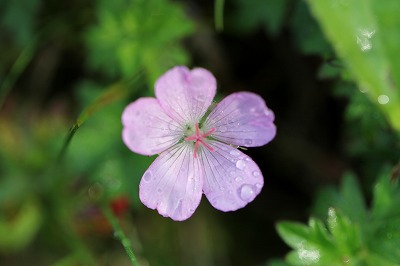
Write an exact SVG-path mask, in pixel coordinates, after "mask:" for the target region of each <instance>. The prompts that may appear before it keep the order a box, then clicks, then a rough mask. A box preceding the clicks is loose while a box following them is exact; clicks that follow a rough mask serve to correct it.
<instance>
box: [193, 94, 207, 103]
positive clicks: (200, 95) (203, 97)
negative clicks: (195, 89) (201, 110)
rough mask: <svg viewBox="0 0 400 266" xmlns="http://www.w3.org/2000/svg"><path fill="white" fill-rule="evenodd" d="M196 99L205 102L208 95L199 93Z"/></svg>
mask: <svg viewBox="0 0 400 266" xmlns="http://www.w3.org/2000/svg"><path fill="white" fill-rule="evenodd" d="M195 99H196V100H197V101H199V102H204V101H205V99H206V96H205V95H204V94H198V95H196V96H195Z"/></svg>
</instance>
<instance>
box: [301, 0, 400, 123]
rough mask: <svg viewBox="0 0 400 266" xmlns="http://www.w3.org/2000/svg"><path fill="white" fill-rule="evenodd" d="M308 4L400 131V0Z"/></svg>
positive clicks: (311, 0)
mask: <svg viewBox="0 0 400 266" xmlns="http://www.w3.org/2000/svg"><path fill="white" fill-rule="evenodd" d="M378 2H379V4H378ZM308 3H309V5H310V7H311V10H312V13H313V14H314V15H315V17H316V18H317V20H318V21H319V23H320V25H321V27H322V29H323V31H324V33H325V34H326V36H327V38H328V39H329V40H330V41H331V43H332V45H333V46H334V48H335V50H336V52H337V53H338V54H339V56H340V57H341V58H342V60H343V61H344V62H345V63H346V64H347V66H348V68H349V70H350V72H351V74H352V76H353V78H354V80H355V81H356V82H357V84H358V86H359V88H361V89H362V90H363V91H367V95H368V96H369V97H370V99H371V101H372V102H374V103H375V104H377V105H378V106H379V107H380V108H381V110H382V111H383V112H384V113H385V115H386V116H387V118H388V119H389V121H390V122H391V124H392V126H393V127H394V128H396V129H398V130H400V93H399V89H398V88H399V86H400V78H398V77H397V76H398V73H399V68H398V67H399V63H398V62H399V58H400V50H399V47H398V43H399V39H400V32H399V31H398V30H396V29H398V24H399V16H398V9H395V8H397V7H398V3H399V2H398V1H397V0H386V1H384V3H383V4H382V1H377V0H370V1H365V0H352V1H340V0H327V1H320V0H308ZM390 9H391V10H390ZM386 12H387V14H386ZM396 83H397V84H396Z"/></svg>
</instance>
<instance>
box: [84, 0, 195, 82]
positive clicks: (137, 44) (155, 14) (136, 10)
mask: <svg viewBox="0 0 400 266" xmlns="http://www.w3.org/2000/svg"><path fill="white" fill-rule="evenodd" d="M97 16H98V23H97V25H95V26H93V27H91V28H90V29H89V30H88V32H87V36H86V37H87V45H88V47H89V52H90V53H89V65H90V66H91V67H92V68H93V69H99V70H101V71H102V72H103V73H105V74H107V75H108V76H110V77H114V78H115V77H124V78H126V77H131V76H132V75H133V73H135V72H137V71H139V70H145V73H146V75H147V78H148V81H149V84H150V85H151V86H152V85H153V83H154V81H155V80H156V78H157V77H158V76H159V75H161V74H162V73H163V72H164V71H165V70H167V69H168V68H170V67H171V66H173V65H177V64H186V63H188V61H189V57H188V55H187V54H186V52H185V50H183V49H182V48H181V46H180V44H179V42H180V41H181V39H182V38H183V37H186V36H188V35H189V34H190V33H191V32H192V30H193V24H192V22H191V21H190V20H189V19H188V18H186V17H185V14H184V12H183V9H182V7H181V6H179V5H178V4H177V3H173V2H171V1H167V0H152V1H143V0H129V1H124V0H117V1H99V6H98V11H97Z"/></svg>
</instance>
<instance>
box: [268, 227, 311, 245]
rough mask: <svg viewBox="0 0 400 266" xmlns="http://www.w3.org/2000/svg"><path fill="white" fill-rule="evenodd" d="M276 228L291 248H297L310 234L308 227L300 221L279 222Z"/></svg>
mask: <svg viewBox="0 0 400 266" xmlns="http://www.w3.org/2000/svg"><path fill="white" fill-rule="evenodd" d="M276 229H277V230H278V233H279V235H280V236H281V237H282V239H283V240H284V241H285V243H286V244H288V245H289V246H291V247H292V248H298V247H299V246H300V245H301V244H302V243H304V242H305V241H307V240H308V239H309V238H310V236H311V233H310V230H309V228H308V227H307V226H305V225H303V224H300V223H293V222H280V223H278V224H277V226H276Z"/></svg>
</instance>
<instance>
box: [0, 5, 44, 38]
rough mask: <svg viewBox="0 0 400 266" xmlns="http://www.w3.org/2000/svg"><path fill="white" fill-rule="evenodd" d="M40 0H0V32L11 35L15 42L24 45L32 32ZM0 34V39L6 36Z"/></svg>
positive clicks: (31, 35)
mask: <svg viewBox="0 0 400 266" xmlns="http://www.w3.org/2000/svg"><path fill="white" fill-rule="evenodd" d="M40 2H41V1H40V0H19V1H13V0H2V1H1V2H0V32H1V33H3V34H4V33H6V34H9V35H11V36H12V38H13V39H14V41H15V43H17V44H18V45H20V46H23V45H25V44H26V43H27V42H28V41H29V40H30V39H31V38H32V37H33V34H34V27H35V21H36V20H35V19H36V15H37V13H38V10H39V7H40ZM3 34H0V40H1V39H2V38H4V39H5V37H6V36H2V35H3Z"/></svg>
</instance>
